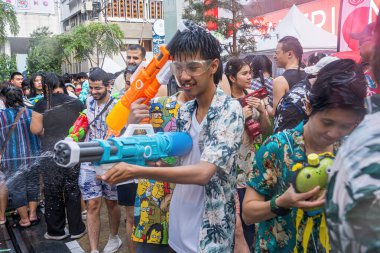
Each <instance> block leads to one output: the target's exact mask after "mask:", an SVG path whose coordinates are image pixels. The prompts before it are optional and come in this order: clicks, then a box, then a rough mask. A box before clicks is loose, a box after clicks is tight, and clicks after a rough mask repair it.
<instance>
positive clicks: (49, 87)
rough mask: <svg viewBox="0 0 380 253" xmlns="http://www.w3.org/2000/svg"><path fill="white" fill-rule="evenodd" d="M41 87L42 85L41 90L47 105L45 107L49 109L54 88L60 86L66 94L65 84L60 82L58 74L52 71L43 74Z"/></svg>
mask: <svg viewBox="0 0 380 253" xmlns="http://www.w3.org/2000/svg"><path fill="white" fill-rule="evenodd" d="M42 87H43V89H42V90H43V93H44V97H45V98H46V101H47V107H46V108H47V109H51V106H52V104H51V102H52V94H53V90H54V89H56V88H62V89H63V92H64V93H65V94H66V95H67V94H68V92H67V90H66V87H65V85H64V84H63V83H62V82H61V80H60V79H59V77H58V75H57V74H55V73H52V72H50V73H46V74H44V78H43V86H42Z"/></svg>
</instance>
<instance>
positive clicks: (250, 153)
mask: <svg viewBox="0 0 380 253" xmlns="http://www.w3.org/2000/svg"><path fill="white" fill-rule="evenodd" d="M225 75H226V76H227V79H228V82H229V84H230V87H231V95H232V97H234V98H237V99H239V98H242V97H244V96H245V95H247V94H248V93H250V92H252V91H251V90H249V88H250V87H251V81H252V72H251V68H250V66H249V64H248V63H247V62H245V61H244V60H241V59H238V58H233V59H231V60H229V61H228V62H227V64H226V67H225ZM247 102H248V106H246V107H244V108H243V111H244V116H245V118H246V119H247V118H248V117H250V116H252V117H254V118H255V119H256V120H258V121H259V122H260V124H261V130H262V131H263V132H264V133H265V134H266V133H268V132H269V131H270V122H269V119H268V115H267V113H266V111H265V108H264V104H263V102H262V101H261V100H260V99H258V98H255V97H251V98H250V99H249V100H248V101H247ZM257 141H258V139H257V138H254V137H251V136H248V133H247V132H245V133H244V136H243V143H242V145H241V147H240V151H239V153H238V162H237V164H238V168H237V171H238V181H237V187H238V195H239V200H243V198H244V193H245V187H246V180H247V176H248V174H249V173H250V172H251V171H252V161H253V158H254V152H255V143H256V142H257ZM240 202H241V201H239V203H237V205H238V208H237V209H238V210H239V209H241V203H240ZM239 215H240V213H239ZM239 215H237V229H236V242H235V252H249V249H248V247H249V248H251V247H252V244H253V236H254V226H253V225H252V226H246V225H245V224H244V223H242V222H241V217H240V216H239ZM242 227H243V229H242ZM243 232H244V234H243ZM244 237H245V240H244ZM247 244H248V246H247Z"/></svg>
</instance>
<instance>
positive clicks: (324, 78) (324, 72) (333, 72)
mask: <svg viewBox="0 0 380 253" xmlns="http://www.w3.org/2000/svg"><path fill="white" fill-rule="evenodd" d="M366 94H367V82H366V78H365V76H364V72H363V69H362V67H361V66H360V65H358V64H356V63H355V62H354V61H353V60H350V59H344V60H336V61H333V62H331V63H329V64H327V65H326V66H324V67H323V68H322V69H321V70H320V71H319V72H318V74H317V79H316V81H315V83H314V84H313V86H312V87H311V92H310V95H309V101H310V105H311V115H312V114H315V113H317V112H320V111H324V110H326V109H333V108H340V109H350V110H354V111H357V112H358V113H360V114H362V115H364V113H365V108H364V99H365V97H366Z"/></svg>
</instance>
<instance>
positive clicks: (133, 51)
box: [112, 44, 146, 94]
mask: <svg viewBox="0 0 380 253" xmlns="http://www.w3.org/2000/svg"><path fill="white" fill-rule="evenodd" d="M145 55H146V50H145V48H144V47H142V46H140V45H138V44H132V45H129V47H128V49H127V62H126V63H127V67H126V70H128V71H131V72H132V73H133V72H135V70H136V69H137V68H138V66H139V65H140V64H141V62H143V61H145ZM124 86H125V79H124V74H123V73H121V74H120V75H119V76H118V77H117V78H116V80H115V84H114V86H113V88H112V94H115V93H120V91H121V90H122V89H123V88H124Z"/></svg>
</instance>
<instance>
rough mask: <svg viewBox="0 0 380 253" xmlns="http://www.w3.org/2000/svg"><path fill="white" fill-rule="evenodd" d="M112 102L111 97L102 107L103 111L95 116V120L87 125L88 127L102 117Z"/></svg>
mask: <svg viewBox="0 0 380 253" xmlns="http://www.w3.org/2000/svg"><path fill="white" fill-rule="evenodd" d="M112 101H113V97H111V99H110V101H108V103H107V104H106V105H105V106H104V108H103V110H102V111H101V112H100V113H99V114H98V115H96V117H95V119H93V120H92V121H91V122H90V123H88V126H90V125H92V124H93V123H94V122H95V121H96V120H97V119H99V117H100V116H102V114H103V113H104V112H105V111H106V110H107V109H108V107H109V106H110V105H111V104H112Z"/></svg>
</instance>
